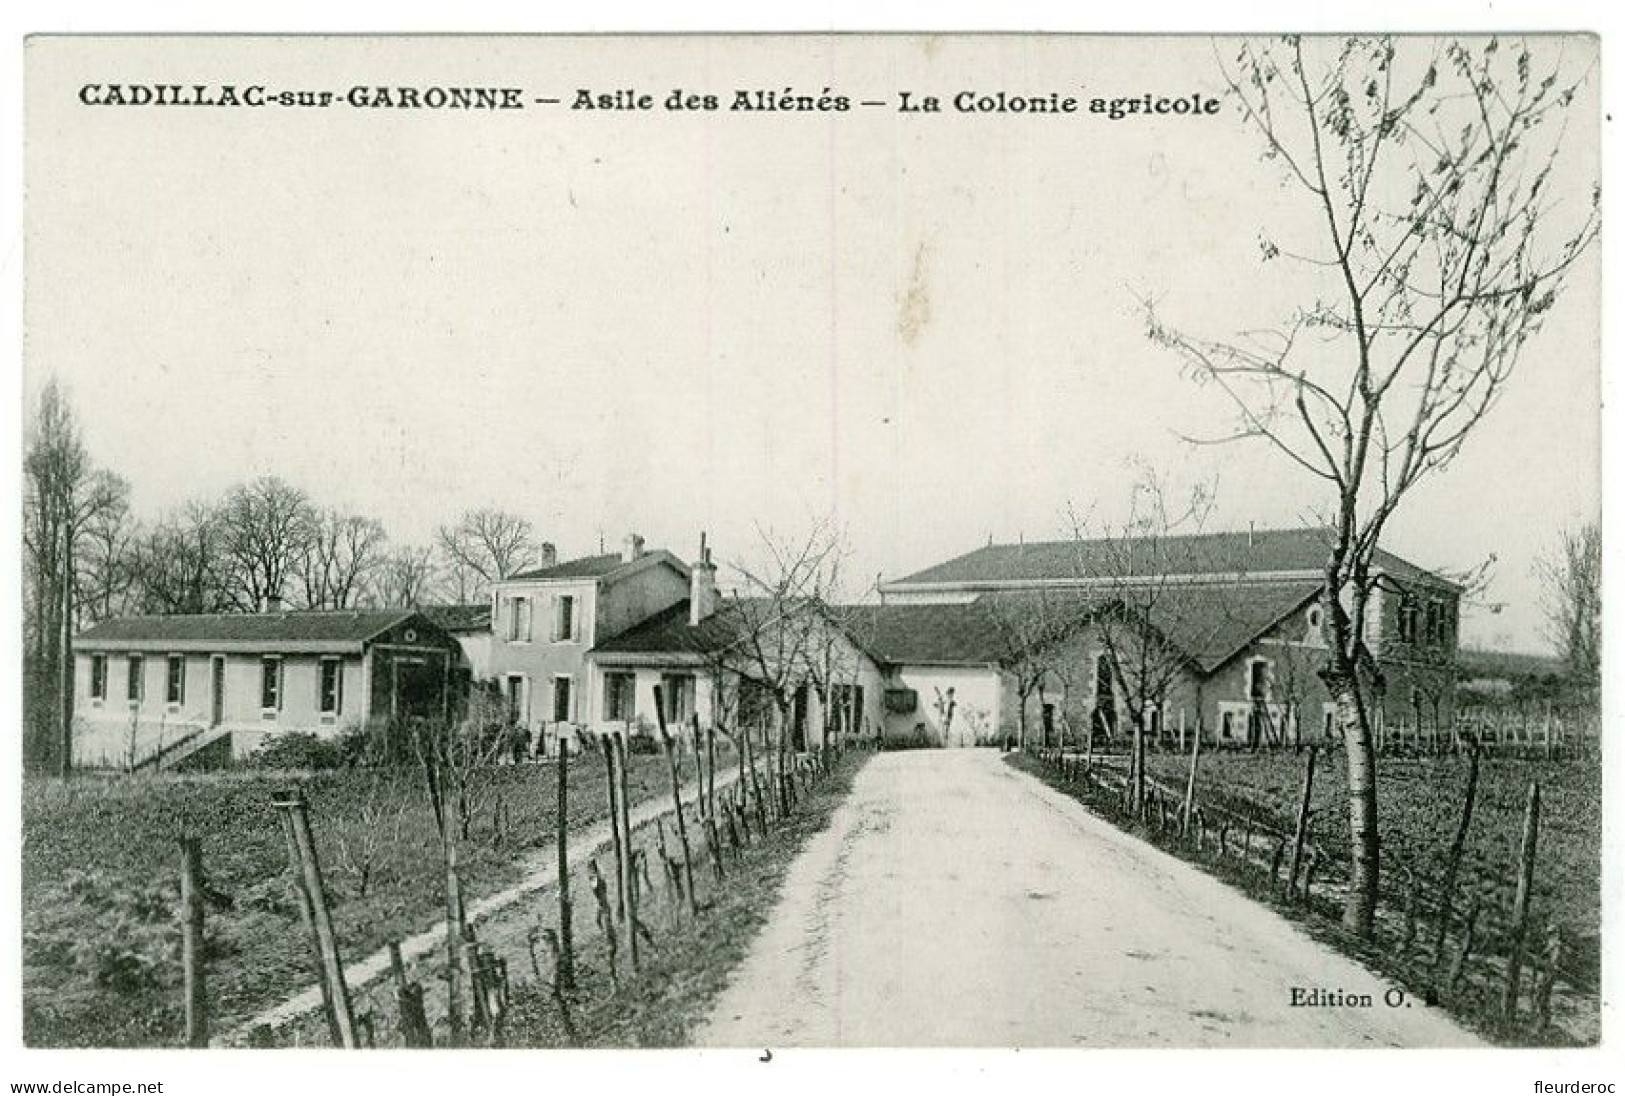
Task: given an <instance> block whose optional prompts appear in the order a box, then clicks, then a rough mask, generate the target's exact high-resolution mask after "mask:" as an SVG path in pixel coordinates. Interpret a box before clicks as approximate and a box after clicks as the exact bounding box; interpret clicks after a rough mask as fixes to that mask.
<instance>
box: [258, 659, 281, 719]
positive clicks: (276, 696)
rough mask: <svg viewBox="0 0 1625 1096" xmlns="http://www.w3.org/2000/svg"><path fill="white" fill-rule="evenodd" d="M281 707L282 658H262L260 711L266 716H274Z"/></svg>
mask: <svg viewBox="0 0 1625 1096" xmlns="http://www.w3.org/2000/svg"><path fill="white" fill-rule="evenodd" d="M281 707H282V660H281V659H280V658H262V659H261V660H260V711H261V713H262V714H263V715H266V716H275V715H276V712H277V710H278V709H280V708H281Z"/></svg>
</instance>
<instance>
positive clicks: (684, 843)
mask: <svg viewBox="0 0 1625 1096" xmlns="http://www.w3.org/2000/svg"><path fill="white" fill-rule="evenodd" d="M655 716H656V718H657V719H658V720H659V722H660V741H661V744H662V745H663V746H664V747H665V749H666V767H667V768H668V769H669V770H670V771H671V801H672V806H673V808H674V809H675V810H676V812H677V842H678V844H679V845H680V846H681V847H682V851H683V890H684V892H685V893H686V894H687V895H688V912H689V913H690V914H692V915H693V916H695V917H698V916H699V915H700V903H699V899H698V898H697V897H695V894H694V858H693V856H692V855H691V854H690V852H689V847H688V820H687V819H686V818H685V817H684V816H683V790H682V783H681V781H680V779H679V777H678V775H677V752H676V748H675V746H674V744H673V742H672V737H671V732H670V731H668V730H666V705H665V703H664V697H662V696H661V689H660V686H659V685H656V686H655Z"/></svg>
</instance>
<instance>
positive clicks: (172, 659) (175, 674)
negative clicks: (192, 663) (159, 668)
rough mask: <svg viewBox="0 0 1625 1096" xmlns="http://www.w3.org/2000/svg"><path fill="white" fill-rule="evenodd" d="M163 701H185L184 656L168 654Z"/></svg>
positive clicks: (169, 702) (167, 702)
mask: <svg viewBox="0 0 1625 1096" xmlns="http://www.w3.org/2000/svg"><path fill="white" fill-rule="evenodd" d="M164 703H166V704H175V705H181V704H185V703H186V656H185V655H170V656H169V663H168V665H167V666H166V667H165V673H164Z"/></svg>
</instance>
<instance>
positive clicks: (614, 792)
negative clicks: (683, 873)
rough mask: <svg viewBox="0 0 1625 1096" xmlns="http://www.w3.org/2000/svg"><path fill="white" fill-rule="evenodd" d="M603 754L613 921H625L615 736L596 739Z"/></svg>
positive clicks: (623, 857) (623, 852) (623, 847)
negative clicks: (611, 856)
mask: <svg viewBox="0 0 1625 1096" xmlns="http://www.w3.org/2000/svg"><path fill="white" fill-rule="evenodd" d="M598 746H599V748H600V749H601V750H602V751H603V753H604V794H605V795H606V796H607V797H608V801H609V833H610V837H611V838H613V840H614V847H615V920H616V921H625V920H626V877H627V873H626V866H625V865H626V856H627V853H626V847H625V846H626V838H625V836H624V835H623V834H622V833H621V809H620V790H619V787H618V786H617V784H616V780H615V761H616V758H615V734H614V732H613V731H606V732H605V733H604V734H602V735H600V736H599V737H598Z"/></svg>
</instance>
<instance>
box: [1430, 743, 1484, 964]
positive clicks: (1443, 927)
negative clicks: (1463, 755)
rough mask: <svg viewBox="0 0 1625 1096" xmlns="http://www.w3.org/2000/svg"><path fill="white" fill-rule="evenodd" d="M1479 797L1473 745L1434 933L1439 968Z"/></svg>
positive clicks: (1476, 754)
mask: <svg viewBox="0 0 1625 1096" xmlns="http://www.w3.org/2000/svg"><path fill="white" fill-rule="evenodd" d="M1477 798H1478V750H1477V749H1476V748H1473V747H1470V752H1469V753H1468V755H1467V795H1466V798H1465V799H1464V800H1463V802H1462V805H1461V821H1460V822H1458V823H1457V824H1456V836H1455V837H1454V838H1453V839H1452V840H1451V842H1450V853H1449V855H1448V856H1447V857H1446V859H1445V867H1444V882H1443V883H1442V884H1441V885H1440V887H1439V927H1438V928H1437V930H1435V932H1434V935H1433V969H1434V970H1435V971H1436V970H1438V969H1439V964H1440V963H1441V962H1442V961H1443V959H1444V940H1445V935H1446V934H1447V933H1448V931H1449V929H1450V905H1451V903H1452V902H1454V901H1455V899H1456V877H1457V875H1458V874H1459V873H1460V871H1461V855H1462V850H1463V849H1465V848H1466V846H1467V830H1468V827H1469V826H1470V825H1471V824H1472V821H1473V803H1474V801H1475V800H1476V799H1477Z"/></svg>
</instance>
